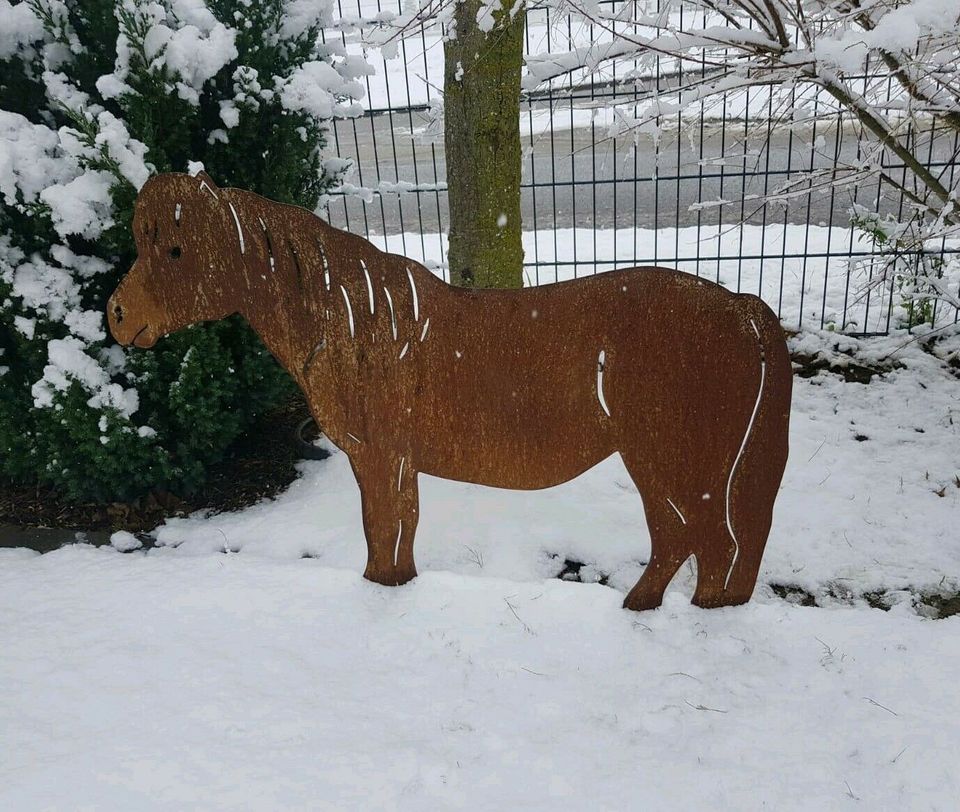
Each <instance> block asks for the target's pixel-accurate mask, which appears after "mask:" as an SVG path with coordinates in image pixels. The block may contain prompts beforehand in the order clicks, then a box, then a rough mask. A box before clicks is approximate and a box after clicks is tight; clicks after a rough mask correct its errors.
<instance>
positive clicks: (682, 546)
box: [621, 455, 693, 611]
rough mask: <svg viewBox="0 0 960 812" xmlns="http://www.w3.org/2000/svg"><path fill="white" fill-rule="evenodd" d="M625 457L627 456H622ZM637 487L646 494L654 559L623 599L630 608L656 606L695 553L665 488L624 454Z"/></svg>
mask: <svg viewBox="0 0 960 812" xmlns="http://www.w3.org/2000/svg"><path fill="white" fill-rule="evenodd" d="M621 456H623V455H621ZM623 461H624V464H625V465H626V468H627V471H628V473H629V474H630V477H631V478H632V479H633V482H634V484H635V485H636V486H637V490H639V491H640V493H641V494H642V495H643V509H644V514H645V515H646V518H647V529H648V530H649V533H650V560H649V561H648V562H647V566H646V567H645V568H644V570H643V574H642V575H641V576H640V579H639V580H638V581H637V583H636V585H635V586H634V587H633V589H631V590H630V592H629V593H628V594H627V597H626V598H625V599H624V601H623V606H624V608H626V609H633V610H635V611H642V610H644V609H656V608H657V607H658V606H659V605H660V604H661V603H662V602H663V593H664V592H665V591H666V588H667V586H668V584H669V583H670V581H671V580H672V579H673V576H674V575H676V573H677V570H678V569H680V566H681V565H682V564H683V562H684V561H686V560H687V559H688V558H689V557H690V555H691V554H692V553H693V549H692V547H691V544H690V542H691V536H690V534H689V532H688V529H687V525H686V519H685V518H684V516H683V514H682V513H680V511H679V510H678V508H677V507H676V504H675V503H673V502H672V500H670V498H669V497H667V496H666V495H665V494H663V493H662V492H661V489H660V488H658V487H656V486H655V485H651V479H652V477H651V476H650V475H649V473H647V472H646V471H644V466H643V465H638V464H635V463H633V462H632V461H631V460H629V459H628V458H627V457H623Z"/></svg>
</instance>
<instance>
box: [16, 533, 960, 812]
mask: <svg viewBox="0 0 960 812" xmlns="http://www.w3.org/2000/svg"><path fill="white" fill-rule="evenodd" d="M0 562H2V566H0V612H2V614H3V617H4V621H5V622H4V623H3V624H2V625H0V646H2V650H3V652H4V656H3V658H2V659H0V684H3V686H4V690H3V691H2V692H0V730H2V731H3V734H4V744H5V748H4V750H5V755H4V759H3V761H2V762H0V804H2V806H3V807H4V808H6V809H31V808H53V809H57V808H63V809H66V808H76V807H78V806H86V807H98V808H109V809H138V810H164V809H170V810H173V809H183V808H212V807H215V808H217V809H292V808H301V809H304V808H310V809H328V810H353V809H357V810H359V809H400V810H420V809H494V808H507V809H525V810H537V809H543V810H547V809H551V810H557V809H563V810H577V809H583V808H585V807H584V805H585V804H587V805H588V806H589V808H591V809H599V810H620V809H624V808H628V807H629V808H641V809H642V808H656V809H678V810H682V809H691V808H708V809H718V810H727V809H729V810H737V809H759V808H771V809H801V808H802V809H839V808H843V806H844V805H845V804H847V803H850V802H851V801H853V800H854V799H856V800H859V801H862V802H863V804H864V808H904V809H907V808H912V809H932V808H939V809H949V808H952V806H953V804H954V803H955V800H956V798H957V795H958V792H960V781H958V778H957V774H956V769H955V763H954V758H953V755H954V753H955V752H956V746H957V743H958V736H960V722H958V718H960V713H958V711H960V701H958V694H957V691H956V690H955V676H956V674H957V666H958V657H957V645H956V639H957V632H958V630H960V621H958V620H957V619H956V618H954V619H952V620H945V621H939V622H931V621H924V620H922V619H920V618H918V617H916V616H915V615H912V614H911V613H909V612H907V611H903V610H900V611H898V610H894V611H893V612H890V613H883V612H880V611H876V610H865V609H851V608H837V609H815V608H803V607H797V606H792V605H790V604H787V603H784V602H780V601H767V600H761V601H757V602H755V603H753V604H751V605H748V606H746V607H742V608H737V609H728V610H719V611H704V610H699V609H695V608H693V607H691V606H689V605H688V604H687V603H686V601H685V600H683V599H681V598H671V599H669V600H668V601H667V603H666V605H665V606H664V607H663V608H662V609H661V610H659V611H656V612H648V613H645V614H642V615H641V614H633V613H630V612H627V611H625V610H623V609H621V608H620V600H621V595H620V594H619V593H617V592H616V591H614V590H612V589H609V588H606V587H602V586H599V585H583V584H570V583H565V582H563V581H558V580H551V581H545V582H539V583H517V582H515V581H509V580H503V579H499V578H476V577H467V576H463V575H456V574H451V573H441V572H431V573H425V574H424V575H421V576H420V577H419V578H418V579H417V580H416V581H415V582H413V583H412V584H410V585H408V586H406V587H401V588H389V587H380V586H376V585H373V584H370V583H367V582H365V581H363V580H362V579H361V578H360V576H359V574H358V573H356V572H350V571H345V570H338V569H334V568H330V567H327V566H324V565H322V564H320V563H318V562H316V561H311V560H299V561H298V560H293V561H270V560H265V559H262V558H258V557H255V556H247V555H211V556H204V557H201V558H194V559H186V558H183V557H178V556H162V555H155V554H151V555H143V554H142V553H133V554H128V555H123V554H121V553H119V552H116V551H115V550H112V549H109V548H105V549H101V550H94V549H92V548H89V547H74V548H71V549H65V550H61V551H58V552H56V553H50V554H48V555H44V556H30V555H28V554H26V553H24V552H20V551H13V552H4V553H3V554H2V557H0ZM587 799H589V800H587ZM627 799H629V800H627Z"/></svg>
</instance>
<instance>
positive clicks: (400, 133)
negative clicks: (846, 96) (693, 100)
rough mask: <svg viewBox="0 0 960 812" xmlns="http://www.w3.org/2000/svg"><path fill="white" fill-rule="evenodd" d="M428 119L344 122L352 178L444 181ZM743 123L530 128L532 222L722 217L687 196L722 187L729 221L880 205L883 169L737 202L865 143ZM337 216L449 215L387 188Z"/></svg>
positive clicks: (341, 148) (383, 223)
mask: <svg viewBox="0 0 960 812" xmlns="http://www.w3.org/2000/svg"><path fill="white" fill-rule="evenodd" d="M560 118H561V121H562V118H563V116H560ZM427 123H428V121H427V119H426V117H425V115H424V114H422V113H416V112H414V113H403V114H399V113H397V114H393V115H390V116H386V115H384V116H379V117H376V118H364V119H360V120H357V121H340V122H338V123H337V125H336V146H337V151H338V153H339V155H340V156H341V157H349V158H352V159H354V160H355V161H356V163H357V165H358V167H359V173H357V172H355V173H354V176H353V177H352V179H351V180H352V182H353V183H354V184H356V185H359V186H365V187H377V186H378V183H379V182H380V181H386V182H388V183H395V182H396V181H398V180H400V181H407V182H409V183H414V184H417V185H422V184H435V183H437V181H438V180H439V181H441V182H442V181H443V180H444V179H445V177H446V166H445V162H444V157H443V142H442V133H441V137H439V138H437V139H436V140H435V141H434V143H432V144H431V143H424V142H423V140H422V139H418V140H414V139H413V138H411V137H410V132H411V130H414V131H418V130H422V129H423V127H424V126H426V124H427ZM742 127H743V124H742V122H736V121H734V122H728V125H727V128H726V132H724V130H723V129H722V128H720V127H719V126H718V125H713V126H712V127H709V128H704V129H702V130H701V129H700V128H699V126H697V127H692V128H690V129H687V130H684V131H682V132H680V133H679V134H678V133H677V132H676V130H674V131H673V132H664V133H663V134H662V135H661V136H660V139H659V141H656V140H655V139H654V138H653V137H652V136H650V135H646V134H644V135H641V136H639V137H638V138H637V139H636V143H635V145H634V141H633V139H626V138H620V139H617V140H616V141H614V140H610V139H605V138H604V131H603V130H602V129H601V128H600V127H596V128H595V131H593V132H592V131H591V128H590V127H576V128H574V129H565V130H559V129H558V130H555V131H554V132H553V133H552V134H551V133H549V132H547V133H545V134H542V135H538V136H536V137H533V138H531V137H530V135H529V133H526V134H525V135H524V139H523V143H524V149H525V151H526V157H525V160H524V175H523V181H524V184H526V185H527V186H526V188H524V189H523V193H522V213H523V220H524V229H550V228H570V227H573V226H574V225H576V226H578V227H581V228H600V229H609V228H614V227H616V228H673V227H675V226H677V225H680V226H696V225H698V223H699V224H703V225H707V224H714V223H717V222H718V216H720V211H719V210H718V208H716V207H713V208H709V209H705V210H702V211H697V210H695V209H693V210H692V209H691V206H694V205H695V204H697V203H701V204H703V203H709V202H711V201H716V200H718V199H724V200H728V201H734V203H733V204H732V205H728V206H724V207H723V214H722V216H723V222H724V223H735V222H738V221H739V220H741V219H745V220H746V221H747V222H750V223H755V224H763V223H771V222H776V223H783V222H784V218H786V222H788V223H795V224H804V223H810V224H814V225H827V224H832V225H837V226H847V225H849V215H848V210H849V208H850V206H851V204H852V203H853V202H854V200H856V202H858V203H860V204H861V205H865V206H868V207H870V208H872V207H874V206H875V205H876V198H877V191H878V190H877V182H876V181H875V180H874V181H872V182H870V183H864V184H861V185H859V186H856V187H848V188H846V189H841V190H835V191H833V192H832V193H831V190H830V189H829V188H828V189H826V190H825V191H824V192H821V193H818V194H813V195H811V196H809V197H807V196H804V197H801V198H798V199H794V200H792V201H791V202H790V203H789V205H788V206H784V205H781V204H779V203H777V204H771V205H768V206H767V207H766V209H764V207H762V206H761V207H759V208H757V204H753V205H751V203H750V202H749V201H747V202H741V201H742V200H743V195H744V194H746V195H747V196H750V195H762V194H764V193H765V192H771V191H773V190H774V189H776V188H777V187H778V186H779V184H781V183H783V181H784V180H785V179H786V177H787V176H788V174H790V173H794V174H795V173H796V172H797V170H798V169H809V168H810V167H811V166H813V167H814V168H817V169H829V168H831V167H834V166H838V165H839V166H842V165H844V164H850V163H853V162H855V161H856V160H857V156H858V150H859V149H860V148H861V144H860V142H859V141H858V138H857V135H856V133H854V132H852V131H851V130H849V129H847V130H841V131H840V132H839V136H838V131H837V129H836V128H835V127H834V128H830V129H824V128H822V127H821V130H820V131H819V132H817V133H815V134H812V133H810V132H809V131H808V132H806V133H803V134H800V135H794V134H791V133H790V132H789V131H788V130H786V129H779V130H774V131H773V132H772V134H771V136H770V138H769V142H767V140H766V138H765V137H756V136H755V137H748V138H746V139H744V136H743V130H742ZM763 135H764V136H765V134H763ZM814 138H815V139H816V140H814ZM838 141H839V143H838ZM811 142H813V145H812V144H811ZM766 143H769V149H767V148H765V144H766ZM951 147H952V141H951V142H949V143H948V139H946V138H943V139H937V142H936V143H935V144H934V148H933V149H932V150H931V152H930V157H931V159H932V160H933V161H938V160H939V161H945V162H949V160H950V154H951V151H952V150H951ZM835 156H836V158H839V160H836V158H835ZM954 170H955V167H954V168H952V169H950V170H948V171H951V172H952V171H954ZM854 194H856V197H854ZM882 208H883V210H884V211H890V212H893V213H896V211H897V205H896V201H892V200H887V201H885V202H884V205H883V207H882ZM330 219H331V221H332V222H333V223H334V224H335V225H338V226H341V227H342V226H347V225H348V226H349V227H350V229H351V230H354V231H360V232H363V231H364V230H365V229H366V230H369V232H370V233H373V234H383V233H385V232H386V233H391V234H392V233H398V232H399V231H402V230H406V231H422V232H425V233H429V232H437V231H445V230H446V228H447V224H448V223H449V216H448V210H447V201H446V194H445V193H444V192H443V191H426V192H421V193H420V194H419V195H417V194H412V193H411V194H400V195H398V194H395V193H386V194H384V195H382V196H381V197H379V198H376V197H375V198H374V200H373V202H372V203H367V204H366V205H364V203H363V201H362V200H361V199H360V198H358V197H348V198H345V199H344V200H341V201H336V202H334V203H333V204H331V207H330Z"/></svg>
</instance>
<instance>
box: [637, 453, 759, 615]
mask: <svg viewBox="0 0 960 812" xmlns="http://www.w3.org/2000/svg"><path fill="white" fill-rule="evenodd" d="M668 457H669V458H676V459H684V456H683V455H682V454H680V453H676V454H673V453H671V454H670V455H668ZM624 463H625V464H626V466H627V470H628V471H629V472H630V475H631V477H632V478H633V480H634V483H635V484H636V485H637V488H638V490H640V492H641V493H642V494H643V501H644V512H645V513H646V517H647V527H648V530H649V532H650V543H651V555H650V562H649V563H648V564H647V567H646V569H645V570H644V572H643V575H642V576H641V578H640V580H639V581H638V582H637V584H636V586H634V588H633V589H632V590H631V591H630V593H629V594H628V595H627V598H626V600H625V601H624V606H625V607H626V608H628V609H652V608H655V607H657V606H659V605H660V604H661V602H662V600H663V593H664V591H665V590H666V588H667V585H668V584H669V583H670V581H671V579H672V578H673V576H674V575H675V574H676V572H677V570H678V569H679V568H680V566H681V565H682V564H683V562H684V561H686V560H687V558H689V557H690V556H691V555H692V556H694V557H695V558H696V560H697V586H696V590H695V591H694V595H693V601H692V602H693V603H694V604H696V605H697V606H703V607H716V606H725V605H728V604H730V603H742V602H743V600H746V599H743V600H731V597H732V593H730V592H728V591H727V586H728V583H729V582H731V581H733V579H732V578H731V577H730V573H731V569H733V570H734V573H735V574H736V575H737V580H736V581H733V582H734V583H735V584H737V585H739V583H740V579H741V578H742V577H744V575H743V573H745V572H746V569H747V568H748V567H749V566H750V563H751V562H752V560H753V558H752V556H751V554H752V550H751V549H749V548H748V545H741V549H740V551H739V553H740V555H742V559H741V560H740V568H739V569H736V568H734V564H736V560H737V557H738V550H737V546H736V543H735V541H734V539H733V538H732V537H731V536H730V533H729V532H728V528H727V524H726V515H725V502H724V499H723V495H724V494H723V492H722V488H721V480H722V477H721V476H720V475H719V474H717V473H716V472H714V474H713V475H711V474H710V472H709V471H708V470H707V469H706V467H704V466H700V467H698V466H695V465H694V466H684V470H683V471H674V472H673V474H672V475H671V472H670V471H668V470H661V471H658V472H654V471H652V470H648V468H649V466H644V465H642V464H641V465H635V464H632V463H631V462H630V461H629V460H628V459H626V458H624ZM690 472H696V474H695V476H694V478H693V479H692V480H691V477H690ZM761 552H762V548H761ZM751 588H752V584H751ZM747 597H748V598H749V593H748V595H747Z"/></svg>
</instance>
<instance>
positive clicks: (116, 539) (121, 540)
mask: <svg viewBox="0 0 960 812" xmlns="http://www.w3.org/2000/svg"><path fill="white" fill-rule="evenodd" d="M110 546H111V547H113V549H115V550H119V551H120V552H121V553H129V552H132V551H133V550H138V549H140V548H141V547H142V546H143V544H142V543H141V541H140V539H138V538H137V537H136V536H135V535H133V533H128V532H127V531H126V530H118V531H117V532H116V533H112V534H111V535H110Z"/></svg>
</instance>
